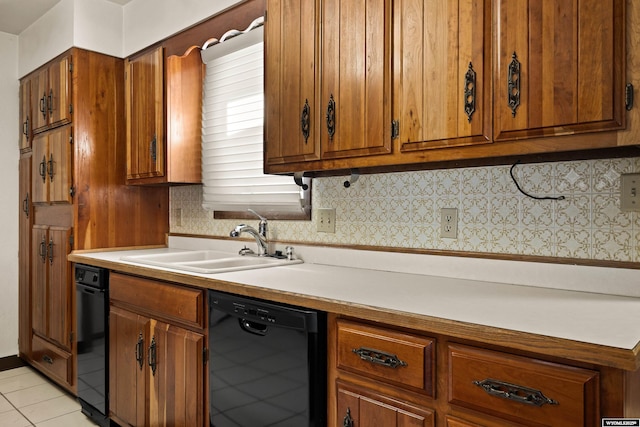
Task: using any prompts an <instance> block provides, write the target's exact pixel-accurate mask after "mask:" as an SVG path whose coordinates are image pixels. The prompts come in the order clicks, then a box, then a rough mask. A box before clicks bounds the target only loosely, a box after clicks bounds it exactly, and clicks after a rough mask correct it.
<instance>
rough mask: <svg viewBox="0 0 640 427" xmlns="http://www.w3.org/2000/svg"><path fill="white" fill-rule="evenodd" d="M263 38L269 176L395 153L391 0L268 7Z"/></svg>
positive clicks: (283, 2)
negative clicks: (279, 172)
mask: <svg viewBox="0 0 640 427" xmlns="http://www.w3.org/2000/svg"><path fill="white" fill-rule="evenodd" d="M265 34H266V35H265V46H266V55H265V73H266V76H265V82H266V83H265V84H266V87H265V93H266V102H267V106H266V111H267V116H266V122H267V123H266V129H267V134H266V143H265V153H266V157H267V158H266V165H267V167H266V169H267V171H270V170H271V171H274V172H278V171H280V170H282V167H280V165H282V164H288V166H287V167H286V168H285V169H284V170H286V171H293V170H296V171H303V170H305V168H309V167H310V168H318V166H319V165H322V162H323V161H324V160H327V159H342V158H356V157H358V158H361V157H367V156H371V155H380V154H388V153H390V152H391V125H392V124H391V109H390V105H391V2H390V1H389V0H376V1H364V0H358V1H353V2H349V3H348V4H345V3H341V2H339V1H337V0H323V1H321V2H303V3H301V2H291V1H287V0H273V1H272V0H270V1H268V2H267V22H266V33H265ZM314 160H320V163H308V162H309V161H314ZM293 163H295V165H294V164H293Z"/></svg>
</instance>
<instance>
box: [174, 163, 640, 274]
mask: <svg viewBox="0 0 640 427" xmlns="http://www.w3.org/2000/svg"><path fill="white" fill-rule="evenodd" d="M509 169H510V166H509V165H507V166H491V167H476V168H461V169H442V170H428V171H418V172H398V173H388V174H375V175H362V176H361V177H360V178H359V180H358V181H357V182H356V183H354V184H353V185H352V186H351V187H350V188H345V187H344V186H343V182H344V181H345V179H346V177H330V178H316V179H314V181H313V195H312V197H313V210H314V211H315V210H316V209H319V208H333V209H335V210H336V232H335V233H322V232H317V231H316V228H317V227H316V222H315V215H313V213H312V220H311V221H270V222H269V226H270V232H271V237H272V238H273V239H277V240H280V241H285V242H291V243H295V242H300V243H322V244H339V245H365V246H386V247H402V248H419V249H435V250H445V251H470V252H482V253H495V254H515V255H539V256H551V257H561V258H580V259H592V260H611V261H632V262H640V213H639V212H621V211H620V208H619V206H620V200H619V195H620V174H622V173H633V172H639V171H640V157H638V158H623V159H600V160H583V161H569V162H557V163H537V164H523V165H517V166H516V168H515V169H514V174H515V176H516V179H517V180H518V182H519V184H520V186H521V187H522V188H523V190H524V191H526V192H528V193H530V194H533V195H536V196H555V197H557V196H564V200H534V199H531V198H528V197H526V196H525V195H523V194H522V193H520V192H519V191H518V190H517V188H516V186H515V184H514V183H513V181H512V179H511V177H510V175H509ZM201 205H202V187H200V186H187V187H172V188H171V192H170V206H171V208H170V230H171V232H172V233H185V234H194V235H202V236H228V235H229V231H231V230H232V229H233V228H234V227H235V225H237V224H238V223H239V222H241V221H239V220H214V219H213V214H212V212H210V211H206V210H204V209H203V208H202V206H201ZM441 208H457V209H458V237H457V239H447V238H441V237H440V209H441ZM255 222H256V224H255V226H257V221H255Z"/></svg>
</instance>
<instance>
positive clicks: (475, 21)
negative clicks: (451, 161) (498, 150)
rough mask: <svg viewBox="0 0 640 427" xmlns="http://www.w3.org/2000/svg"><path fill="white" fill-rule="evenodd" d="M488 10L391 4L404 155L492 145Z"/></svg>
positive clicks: (439, 3)
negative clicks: (438, 149) (484, 144)
mask: <svg viewBox="0 0 640 427" xmlns="http://www.w3.org/2000/svg"><path fill="white" fill-rule="evenodd" d="M490 13H491V2H490V1H489V0H471V1H460V0H455V1H451V0H403V1H396V2H394V34H395V36H394V72H393V78H394V82H393V88H394V104H393V117H394V119H395V120H397V122H398V140H399V143H400V149H401V151H403V152H407V151H415V150H424V149H430V148H442V147H451V146H463V145H471V144H483V143H488V142H491V105H492V104H491V61H490V58H491V15H490Z"/></svg>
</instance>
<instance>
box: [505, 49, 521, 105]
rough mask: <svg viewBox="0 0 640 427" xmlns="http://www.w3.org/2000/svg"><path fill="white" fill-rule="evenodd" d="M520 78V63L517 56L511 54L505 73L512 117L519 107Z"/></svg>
mask: <svg viewBox="0 0 640 427" xmlns="http://www.w3.org/2000/svg"><path fill="white" fill-rule="evenodd" d="M520 77H521V75H520V61H518V55H516V53H515V52H513V55H511V62H510V63H509V70H508V71H507V100H508V104H509V108H511V115H512V116H513V117H515V116H516V110H517V109H518V107H519V106H520Z"/></svg>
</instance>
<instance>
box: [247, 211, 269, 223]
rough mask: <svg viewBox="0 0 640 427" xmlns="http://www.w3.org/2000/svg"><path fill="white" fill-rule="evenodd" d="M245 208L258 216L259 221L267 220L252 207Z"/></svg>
mask: <svg viewBox="0 0 640 427" xmlns="http://www.w3.org/2000/svg"><path fill="white" fill-rule="evenodd" d="M247 210H248V211H249V212H251V213H252V214H254V215H255V216H257V217H258V218H260V222H267V218H265V217H263V216H262V215H260V214H259V213H258V212H256V211H254V210H253V209H247Z"/></svg>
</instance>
